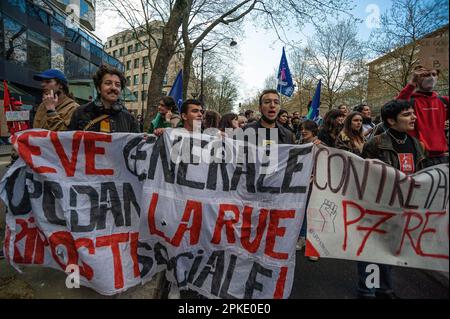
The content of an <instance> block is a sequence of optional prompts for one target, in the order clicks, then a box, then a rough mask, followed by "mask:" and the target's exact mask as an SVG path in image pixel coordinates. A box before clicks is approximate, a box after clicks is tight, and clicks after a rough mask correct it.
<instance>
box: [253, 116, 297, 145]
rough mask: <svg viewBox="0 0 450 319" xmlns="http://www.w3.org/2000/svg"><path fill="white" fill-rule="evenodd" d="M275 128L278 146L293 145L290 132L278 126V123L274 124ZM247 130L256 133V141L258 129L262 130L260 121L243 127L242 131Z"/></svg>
mask: <svg viewBox="0 0 450 319" xmlns="http://www.w3.org/2000/svg"><path fill="white" fill-rule="evenodd" d="M275 127H276V128H278V141H277V143H278V144H294V142H295V138H294V134H293V133H292V132H291V131H290V130H288V129H287V128H285V127H283V126H282V125H279V124H278V123H275ZM249 128H251V129H254V130H255V131H256V140H257V141H258V129H259V128H264V126H262V125H261V120H259V121H255V122H251V123H249V124H247V125H246V126H245V127H244V130H247V129H249Z"/></svg>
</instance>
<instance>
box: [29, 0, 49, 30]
mask: <svg viewBox="0 0 450 319" xmlns="http://www.w3.org/2000/svg"><path fill="white" fill-rule="evenodd" d="M26 10H27V15H29V16H31V17H34V18H35V19H36V20H38V21H40V22H42V23H43V24H45V25H51V22H50V21H51V17H50V15H49V14H48V13H47V11H45V10H43V9H42V8H40V7H39V6H35V5H34V4H32V3H28V5H27V8H26Z"/></svg>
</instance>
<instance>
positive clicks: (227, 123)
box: [219, 113, 239, 132]
mask: <svg viewBox="0 0 450 319" xmlns="http://www.w3.org/2000/svg"><path fill="white" fill-rule="evenodd" d="M238 127H239V121H238V116H237V115H236V114H235V113H227V114H224V115H223V116H222V118H221V119H220V122H219V129H220V130H221V131H222V132H225V129H230V128H231V129H236V128H238Z"/></svg>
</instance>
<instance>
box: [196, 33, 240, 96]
mask: <svg viewBox="0 0 450 319" xmlns="http://www.w3.org/2000/svg"><path fill="white" fill-rule="evenodd" d="M223 40H225V39H222V40H220V41H219V42H217V43H216V44H214V45H213V46H212V47H210V48H207V49H205V47H204V46H203V43H202V63H201V77H200V97H199V99H200V102H202V104H203V99H204V96H203V67H204V66H203V61H204V54H205V52H208V51H211V50H212V49H214V48H215V47H216V46H217V45H218V44H219V43H220V42H222V41H223ZM236 44H237V42H236V41H234V39H231V42H230V44H229V46H230V47H234V46H235V45H236Z"/></svg>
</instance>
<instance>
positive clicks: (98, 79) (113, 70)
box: [92, 64, 127, 89]
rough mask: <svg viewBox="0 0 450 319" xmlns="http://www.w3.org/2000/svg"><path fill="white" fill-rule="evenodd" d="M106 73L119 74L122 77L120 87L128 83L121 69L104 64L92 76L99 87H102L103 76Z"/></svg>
mask: <svg viewBox="0 0 450 319" xmlns="http://www.w3.org/2000/svg"><path fill="white" fill-rule="evenodd" d="M105 74H113V75H117V76H118V77H119V79H120V88H121V89H123V88H124V87H125V86H126V85H127V79H126V78H125V76H124V75H123V73H122V72H121V71H119V70H118V69H116V68H113V67H111V66H109V65H105V64H102V65H101V66H100V67H99V68H98V70H97V72H95V73H94V75H93V76H92V79H93V80H94V85H95V87H96V88H97V89H100V87H101V85H102V81H103V77H104V76H105Z"/></svg>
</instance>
